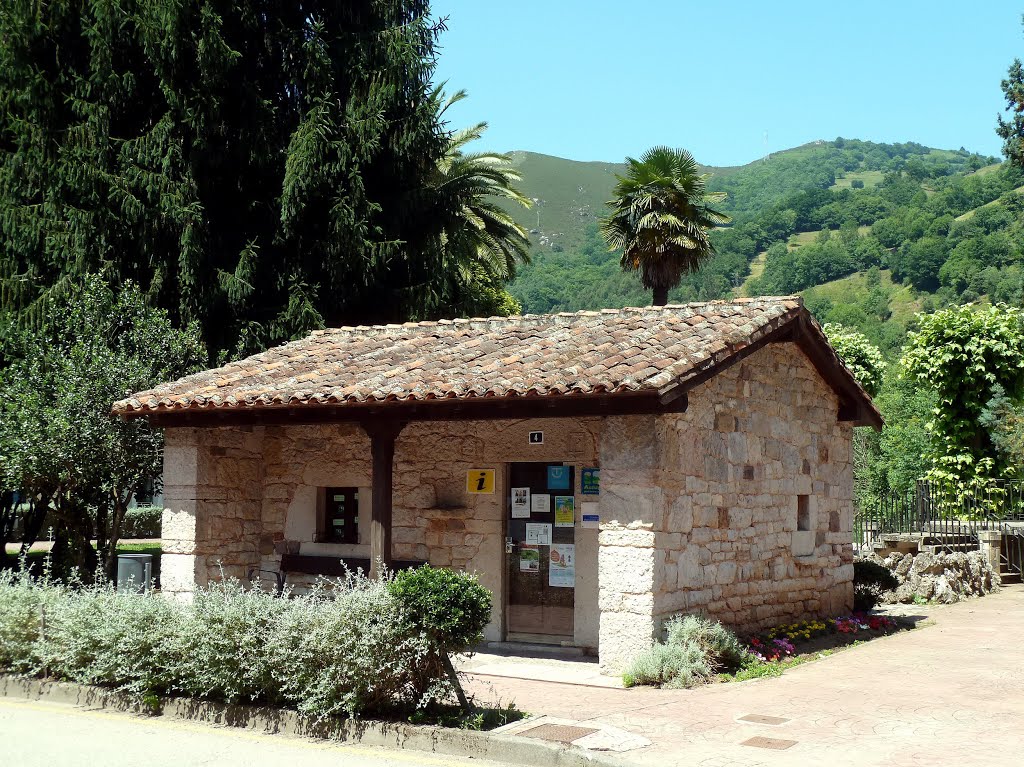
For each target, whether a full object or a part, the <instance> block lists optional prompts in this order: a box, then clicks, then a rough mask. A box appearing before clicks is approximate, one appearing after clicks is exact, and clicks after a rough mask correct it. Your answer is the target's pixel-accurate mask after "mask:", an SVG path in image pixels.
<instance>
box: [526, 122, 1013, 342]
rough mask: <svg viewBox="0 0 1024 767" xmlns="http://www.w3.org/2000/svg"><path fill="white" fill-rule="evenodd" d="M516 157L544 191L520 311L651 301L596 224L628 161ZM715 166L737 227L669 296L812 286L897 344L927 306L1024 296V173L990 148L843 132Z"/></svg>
mask: <svg viewBox="0 0 1024 767" xmlns="http://www.w3.org/2000/svg"><path fill="white" fill-rule="evenodd" d="M514 160H515V162H516V165H517V168H518V169H519V171H520V173H521V174H522V176H523V182H522V188H523V189H524V191H525V192H526V194H527V195H528V196H530V197H533V198H535V199H536V201H537V204H536V206H535V208H534V209H533V210H530V211H521V210H520V211H515V212H514V215H516V216H517V219H518V220H519V221H520V223H522V224H523V225H524V226H525V227H526V228H527V229H529V230H531V239H532V241H533V244H534V247H533V260H532V263H531V264H529V265H526V266H524V267H523V268H522V269H521V270H520V273H519V275H518V276H517V278H516V280H515V281H514V282H513V283H512V284H511V285H510V287H509V290H510V291H511V292H512V294H513V295H514V296H515V297H516V298H517V299H519V301H520V302H521V303H522V305H523V308H524V310H525V311H528V312H538V313H539V312H551V311H568V310H578V309H597V308H603V307H617V306H626V305H636V304H646V303H648V302H649V300H650V297H649V293H648V292H647V291H645V290H643V289H642V288H641V286H640V285H639V281H638V279H637V278H636V277H635V276H633V275H627V274H624V273H623V272H622V271H621V269H620V268H619V265H618V261H619V254H617V253H611V252H609V251H608V250H607V248H606V246H605V245H604V242H603V241H602V239H601V237H600V235H599V233H598V226H597V224H598V221H599V219H600V217H601V216H602V215H603V213H604V210H605V205H604V203H605V201H606V200H607V199H608V198H609V197H610V195H611V190H612V186H613V184H614V182H615V175H616V173H621V172H622V166H621V165H618V164H615V163H600V162H572V161H568V160H562V159H560V158H557V157H550V156H546V155H537V154H531V153H527V152H517V153H514ZM705 170H706V172H708V173H711V174H712V177H711V179H710V181H709V186H710V187H711V188H712V189H714V190H716V191H724V192H726V193H727V194H728V199H727V201H726V203H725V204H724V206H723V207H725V208H726V209H727V210H728V211H729V212H730V214H731V215H732V217H733V223H732V224H731V225H730V226H728V227H725V228H722V229H720V230H717V231H716V232H714V233H713V235H712V237H713V240H714V242H715V245H716V249H717V251H718V255H717V256H716V257H715V258H714V259H712V261H710V262H709V263H708V264H706V265H705V266H704V267H703V268H702V269H701V270H700V271H699V272H698V273H696V274H693V275H687V276H686V277H685V278H684V279H683V282H682V284H681V285H680V286H679V287H678V288H677V289H676V290H674V291H673V292H672V293H671V295H670V299H671V300H673V301H690V300H708V299H716V298H725V297H728V296H732V295H759V294H762V295H763V294H770V293H774V294H780V293H794V292H801V291H802V292H805V294H806V295H807V297H808V305H810V306H813V307H814V309H815V310H816V312H817V313H818V314H819V315H820V318H821V319H822V320H831V321H842V322H843V323H844V324H851V325H853V326H855V327H860V328H861V329H863V330H864V331H865V332H867V333H868V334H869V335H870V336H871V337H872V338H873V339H875V340H876V342H877V343H879V344H880V345H881V346H882V347H883V348H887V349H893V348H895V347H898V345H899V344H900V343H901V342H902V339H903V337H904V336H905V333H906V330H907V328H908V327H909V326H910V325H912V323H913V315H914V313H915V312H916V311H918V310H921V309H925V310H927V309H930V308H932V307H935V306H940V305H943V304H946V303H950V302H953V301H960V300H976V299H977V298H978V297H979V296H991V297H993V298H994V299H996V300H1008V299H1009V300H1014V298H1015V297H1017V296H1019V294H1020V293H1022V292H1024V279H1022V277H1021V266H1020V263H1021V262H1024V234H1022V233H1021V231H1020V229H1021V225H1020V224H1019V223H1018V219H1020V218H1021V216H1020V213H1021V212H1022V210H1024V194H1022V193H1024V177H1022V176H1021V174H1020V173H1019V172H1018V171H1016V170H1014V169H1011V168H1009V167H1007V166H1006V165H1004V164H1000V163H996V162H995V158H984V157H980V156H978V155H973V154H971V153H969V152H966V151H964V150H959V151H950V150H937V149H930V148H928V147H924V146H922V145H920V144H913V143H907V144H874V143H871V142H863V141H857V140H853V139H849V140H843V139H837V140H836V141H832V142H812V143H810V144H806V145H804V146H801V147H795V148H793V149H791V150H787V151H785V152H779V153H774V154H772V155H771V156H770V157H766V158H763V159H761V160H758V161H756V162H753V163H749V164H747V165H744V166H741V167H732V168H706V169H705ZM965 214H966V215H965ZM869 282H870V284H868V283H869Z"/></svg>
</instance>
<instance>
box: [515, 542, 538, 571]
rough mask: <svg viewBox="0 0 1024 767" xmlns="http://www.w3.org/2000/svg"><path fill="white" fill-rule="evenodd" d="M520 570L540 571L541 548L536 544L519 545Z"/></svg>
mask: <svg viewBox="0 0 1024 767" xmlns="http://www.w3.org/2000/svg"><path fill="white" fill-rule="evenodd" d="M519 572H521V573H539V572H540V549H539V548H537V547H536V546H520V547H519Z"/></svg>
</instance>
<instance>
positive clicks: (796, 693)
mask: <svg viewBox="0 0 1024 767" xmlns="http://www.w3.org/2000/svg"><path fill="white" fill-rule="evenodd" d="M909 611H910V613H911V614H913V615H917V616H919V617H921V618H922V619H926V620H924V621H923V622H922V623H923V625H922V627H921V628H918V629H915V630H914V631H909V632H904V633H902V634H897V635H895V636H891V637H887V638H883V639H878V640H875V641H872V642H868V643H866V644H864V645H860V646H856V647H852V648H849V649H846V650H843V651H842V652H839V653H836V654H835V655H832V656H830V657H827V658H824V659H822V660H819V661H815V662H812V663H808V664H805V665H803V666H799V667H797V668H794V669H792V670H790V671H787V672H786V673H785V674H784V675H783V676H781V677H776V678H772V679H760V680H752V681H749V682H741V683H731V684H716V685H710V686H708V687H703V688H699V689H694V690H656V689H651V688H637V689H630V690H618V689H611V688H600V687H590V686H588V687H581V686H575V685H568V684H563V683H549V682H540V681H535V680H522V679H510V678H505V677H499V676H483V675H478V676H476V677H472V680H471V684H470V687H471V689H472V690H473V691H474V692H475V693H476V694H477V696H478V698H479V699H481V700H483V701H486V700H488V699H490V700H499V699H500V700H502V701H505V702H507V701H509V700H514V701H515V702H516V704H517V705H518V706H519V708H521V709H523V710H525V711H529V712H531V713H532V714H539V715H545V716H546V717H547V718H549V719H550V720H551V721H552V722H555V723H560V724H574V725H576V726H580V727H584V728H601V727H611V728H619V729H621V730H623V731H626V732H629V733H632V734H634V735H637V736H640V737H642V738H646V739H648V740H650V741H651V745H649V746H646V747H644V748H638V749H635V750H632V751H628V752H626V753H620V754H616V757H617V758H618V759H620V760H628V761H630V762H632V763H634V764H637V765H658V767H667V766H668V765H684V764H685V765H703V766H704V767H725V766H726V765H728V766H729V767H741V766H742V767H747V766H750V767H753V766H755V765H803V764H808V765H810V764H814V765H820V764H828V765H829V767H847V766H849V767H853V766H856V767H864V766H865V765H886V766H887V767H888V766H889V765H893V764H898V765H915V766H917V765H946V764H957V765H979V766H980V765H986V766H988V765H995V764H1015V763H1018V761H1019V760H1020V759H1021V758H1022V756H1021V754H1022V753H1024V725H1022V724H1021V723H1022V722H1024V688H1022V686H1021V679H1022V678H1024V649H1022V642H1021V638H1022V637H1024V587H1022V586H1009V587H1006V588H1004V589H1002V590H1001V591H1000V592H999V593H997V594H994V595H991V596H987V597H983V598H981V599H975V600H971V601H969V602H962V603H960V604H956V605H942V606H925V607H920V608H919V607H916V606H913V605H911V606H909ZM743 717H748V718H747V719H746V720H744V719H743ZM750 717H753V719H754V721H751V720H750ZM765 717H768V718H770V719H765ZM544 721H547V719H539V720H535V721H534V722H531V723H529V724H528V725H522V726H523V727H526V726H534V725H536V724H538V723H543V722H544ZM759 722H760V723H759ZM512 729H513V732H514V731H515V730H516V729H517V728H512ZM752 739H754V740H753V743H751V740H752ZM745 743H748V744H747V745H744V744H745ZM777 749H778V750H777Z"/></svg>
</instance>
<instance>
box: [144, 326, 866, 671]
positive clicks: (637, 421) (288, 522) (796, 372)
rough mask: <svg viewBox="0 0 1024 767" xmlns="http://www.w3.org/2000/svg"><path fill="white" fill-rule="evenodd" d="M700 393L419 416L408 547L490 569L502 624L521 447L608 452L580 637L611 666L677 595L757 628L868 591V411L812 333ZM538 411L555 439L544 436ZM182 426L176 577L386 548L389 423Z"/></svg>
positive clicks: (402, 514) (583, 563)
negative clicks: (328, 536) (857, 555)
mask: <svg viewBox="0 0 1024 767" xmlns="http://www.w3.org/2000/svg"><path fill="white" fill-rule="evenodd" d="M689 402H690V404H689V408H688V410H687V412H686V413H684V414H679V415H664V416H624V417H609V418H603V419H602V418H583V419H543V420H532V421H525V420H524V421H477V422H437V423H414V424H410V425H409V426H408V427H407V428H406V429H405V430H404V431H403V432H402V433H401V435H400V436H399V438H398V441H397V444H396V453H395V482H394V515H393V524H394V528H393V553H394V556H395V557H396V558H398V559H419V560H426V561H429V562H430V563H431V564H433V565H436V566H443V567H455V568H459V569H465V570H469V571H473V572H477V573H478V574H479V575H480V579H481V582H482V583H483V584H484V585H485V586H486V587H487V588H489V589H490V590H491V591H492V592H493V593H494V595H495V600H494V611H493V615H492V621H491V624H490V625H489V626H488V629H487V637H488V638H490V639H500V638H502V635H503V625H502V624H503V618H504V616H503V603H504V597H503V595H504V585H505V571H504V568H505V554H504V545H503V543H504V541H503V534H504V521H503V520H504V514H505V497H506V494H507V475H506V464H508V463H510V462H516V461H544V462H567V463H571V464H573V465H575V466H576V468H577V472H579V470H580V469H582V468H583V467H585V466H598V465H599V466H600V467H601V495H600V496H599V508H600V514H601V531H600V539H599V540H598V533H597V531H596V530H587V529H583V528H581V527H580V526H579V524H577V528H576V547H577V548H576V555H577V562H576V592H575V604H576V609H575V615H574V618H575V637H574V639H575V642H576V644H577V645H580V646H583V647H596V646H598V644H600V655H601V661H602V665H603V666H604V667H605V668H606V669H608V670H614V669H617V668H620V667H621V666H622V665H623V664H624V663H626V662H628V660H629V659H630V658H631V657H633V656H634V655H635V654H636V653H637V652H638V651H639V650H641V649H643V648H644V647H645V646H647V645H649V644H650V643H651V641H652V639H653V637H654V636H655V634H656V632H657V631H658V628H659V626H660V623H661V622H662V621H663V620H664V619H665V618H667V617H668V616H670V615H673V614H676V613H682V612H704V613H708V614H710V615H712V616H714V617H717V618H719V619H721V620H722V621H724V622H726V623H728V624H730V625H732V626H734V627H736V628H738V629H741V630H753V629H757V628H762V627H766V626H769V625H773V624H777V623H779V622H782V621H785V620H789V619H794V618H800V617H805V616H811V615H821V614H835V613H840V612H843V611H845V610H848V609H850V607H851V606H852V600H853V584H852V578H853V566H852V560H853V552H852V545H851V543H852V535H851V524H852V501H851V494H852V467H851V458H850V447H851V436H852V429H851V427H850V426H849V425H848V424H843V423H837V412H838V403H837V401H836V398H835V395H834V394H833V392H832V391H831V389H829V388H828V387H827V386H826V385H825V383H824V382H823V381H821V379H820V378H819V376H818V374H817V372H816V371H815V370H814V368H813V367H812V366H811V365H810V363H809V362H808V361H807V359H806V358H805V357H804V356H803V354H802V353H801V352H800V351H799V350H798V349H797V347H796V346H795V345H793V344H775V345H771V346H768V347H766V348H764V349H762V350H759V351H757V352H755V353H754V354H752V355H751V356H750V357H749V358H747V359H746V360H744V361H742V362H740V363H738V364H736V365H734V366H732V367H730V368H728V369H727V370H725V371H723V372H722V373H721V374H719V375H718V376H716V377H714V378H712V379H711V380H710V381H708V382H706V383H705V384H702V385H701V386H699V387H697V388H695V389H694V390H693V391H691V392H690V397H689ZM535 429H540V430H543V431H544V435H545V440H544V444H542V445H530V444H529V442H528V433H529V432H530V431H532V430H535ZM166 434H167V438H166V452H165V499H166V501H165V503H166V506H167V509H166V510H165V512H164V519H163V530H164V548H165V552H166V553H165V555H164V560H163V563H162V583H163V587H164V589H165V590H167V591H169V592H175V593H186V592H189V591H190V590H191V589H192V586H193V583H205V582H206V581H207V580H208V579H210V578H211V577H216V576H217V574H218V572H219V569H220V568H221V567H223V568H224V571H225V572H226V573H227V574H229V575H233V576H236V577H240V578H245V577H246V576H247V574H248V571H249V570H250V569H251V568H255V567H259V568H262V569H264V570H267V571H276V570H277V569H279V565H280V560H281V555H282V554H283V553H285V552H293V553H294V552H301V553H306V554H320V555H328V556H334V555H336V556H339V557H340V556H369V553H370V550H369V545H368V537H369V526H368V524H367V523H368V521H369V507H370V485H371V467H370V441H369V438H368V437H367V436H366V434H365V433H364V432H363V430H362V428H361V427H359V426H358V425H355V424H337V425H322V426H266V427H218V428H211V429H190V428H175V429H168V430H167V431H166ZM475 468H493V469H496V487H495V492H494V494H493V495H473V494H469V493H467V492H466V488H465V482H466V472H467V471H468V470H470V469H475ZM577 476H578V474H577ZM321 487H356V488H359V489H360V491H361V498H360V517H361V520H360V521H361V524H360V528H361V534H362V536H363V541H362V542H360V543H359V544H356V545H352V546H337V545H332V544H324V543H317V542H315V540H314V538H315V530H316V504H317V489H318V488H321ZM577 487H578V482H577ZM801 495H803V496H806V498H807V502H806V508H805V514H804V517H805V519H804V521H805V522H806V523H807V525H806V526H807V529H806V530H798V529H797V527H798V500H797V499H798V497H799V496H801ZM583 500H584V498H582V497H577V499H576V501H577V508H579V504H580V503H581V502H582V501H583ZM588 500H593V498H588ZM599 541H600V545H599ZM264 577H269V576H264ZM289 583H291V584H293V585H299V586H301V585H302V583H303V579H302V577H301V576H296V575H292V576H290V577H289ZM595 608H599V609H595Z"/></svg>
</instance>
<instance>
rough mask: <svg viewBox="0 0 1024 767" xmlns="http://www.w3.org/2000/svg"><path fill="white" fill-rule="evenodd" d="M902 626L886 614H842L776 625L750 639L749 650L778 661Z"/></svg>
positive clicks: (760, 657) (761, 659)
mask: <svg viewBox="0 0 1024 767" xmlns="http://www.w3.org/2000/svg"><path fill="white" fill-rule="evenodd" d="M900 628H901V626H900V624H898V623H897V622H896V621H894V620H893V619H892V618H887V617H885V616H884V615H867V614H865V613H853V614H852V615H845V616H841V617H838V618H823V619H820V620H811V621H800V622H798V623H788V624H784V625H782V626H776V627H775V628H773V629H770V630H768V631H767V632H765V633H763V634H757V635H755V636H752V637H750V638H749V639H748V640H747V651H748V653H749V654H750V656H751V657H753V658H754V659H756V660H757V661H759V662H761V663H778V662H780V661H785V660H786V659H788V658H795V657H798V656H801V655H806V654H809V653H816V652H820V651H822V650H826V649H832V648H835V647H842V646H845V645H848V644H853V643H854V642H858V641H861V640H864V639H873V638H874V637H877V636H884V635H886V634H892V633H894V632H896V631H898V630H900Z"/></svg>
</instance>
